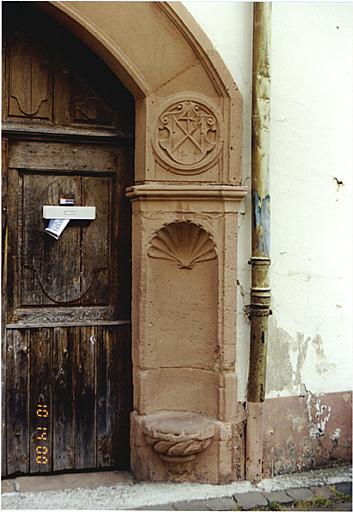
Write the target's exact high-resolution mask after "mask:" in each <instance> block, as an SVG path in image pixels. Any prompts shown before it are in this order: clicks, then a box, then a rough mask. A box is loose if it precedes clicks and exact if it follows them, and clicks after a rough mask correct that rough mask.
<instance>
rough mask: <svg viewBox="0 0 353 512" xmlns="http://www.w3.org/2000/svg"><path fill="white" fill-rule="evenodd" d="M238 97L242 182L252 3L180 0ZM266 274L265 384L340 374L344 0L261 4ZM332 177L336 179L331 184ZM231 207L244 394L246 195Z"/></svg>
mask: <svg viewBox="0 0 353 512" xmlns="http://www.w3.org/2000/svg"><path fill="white" fill-rule="evenodd" d="M183 3H184V5H185V6H186V7H187V9H189V11H190V12H191V14H192V15H193V16H194V18H195V19H196V21H197V22H198V23H199V24H200V26H201V27H202V28H203V29H204V31H205V32H206V34H207V35H208V37H209V38H210V39H211V41H212V42H213V44H214V46H215V47H216V49H217V50H218V51H219V53H220V54H221V56H222V58H223V60H224V61H225V63H226V64H227V65H228V68H229V70H230V71H231V73H232V75H233V77H234V79H235V81H236V82H237V85H238V87H239V90H240V92H241V93H242V96H243V101H244V114H243V115H244V124H243V125H244V137H243V143H244V147H243V152H244V153H243V155H244V158H243V176H244V183H245V184H247V185H250V148H251V146H250V119H251V54H252V4H250V3H243V2H219V1H217V2H213V1H211V2H198V1H189V2H183ZM271 67H272V91H271V130H270V134H271V153H270V159H271V164H270V166H271V194H272V197H271V259H272V270H271V286H272V293H273V313H274V314H273V316H272V317H271V322H270V323H271V325H270V340H269V357H268V375H267V396H268V397H274V396H285V395H291V394H294V395H295V394H299V393H305V392H306V391H310V392H312V393H322V392H334V391H344V390H348V389H351V387H352V386H351V385H352V369H351V368H352V263H353V254H352V232H353V226H352V208H351V206H352V170H353V156H352V141H353V104H352V95H353V69H352V68H353V4H344V3H307V2H303V3H287V2H277V3H276V2H275V3H273V4H272V54H271ZM335 178H337V179H338V180H339V181H342V182H343V184H342V185H338V184H337V181H336V180H335ZM245 211H246V213H245V214H243V215H240V219H239V242H238V258H239V286H238V311H239V312H238V325H237V354H238V359H237V372H238V379H239V383H238V384H239V386H238V389H239V390H238V397H239V400H245V398H246V381H247V372H248V357H249V324H248V322H247V320H246V317H245V315H244V314H243V312H242V308H243V305H244V304H248V303H249V287H250V269H249V266H248V263H247V261H248V259H249V257H250V197H248V199H247V202H246V204H245Z"/></svg>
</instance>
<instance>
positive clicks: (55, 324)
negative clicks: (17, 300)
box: [6, 319, 131, 329]
mask: <svg viewBox="0 0 353 512" xmlns="http://www.w3.org/2000/svg"><path fill="white" fill-rule="evenodd" d="M130 323H131V322H130V320H94V319H92V320H91V321H87V322H47V323H42V324H40V323H37V324H34V323H33V324H20V323H18V324H7V325H6V328H7V329H39V328H40V327H44V328H46V327H47V328H50V327H89V326H90V325H96V326H98V325H105V326H109V325H127V324H130Z"/></svg>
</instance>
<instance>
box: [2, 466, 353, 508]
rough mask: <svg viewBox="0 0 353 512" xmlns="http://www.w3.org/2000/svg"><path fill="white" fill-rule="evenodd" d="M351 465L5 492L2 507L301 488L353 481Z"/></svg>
mask: <svg viewBox="0 0 353 512" xmlns="http://www.w3.org/2000/svg"><path fill="white" fill-rule="evenodd" d="M351 477H352V471H351V467H350V466H341V467H337V468H330V469H323V470H313V471H308V472H305V473H295V474H291V475H281V476H278V477H275V478H272V479H265V480H263V481H262V482H260V483H259V484H258V485H252V484H250V482H235V483H232V484H227V485H209V484H188V483H183V484H170V483H156V482H142V483H135V482H131V483H121V484H118V485H114V486H109V487H97V488H95V489H83V488H78V489H62V490H58V491H44V492H43V491H42V492H12V493H5V494H3V495H2V509H4V510H8V509H17V510H19V509H22V510H33V509H36V510H41V509H50V510H55V509H56V510H67V509H74V510H103V509H105V510H123V509H137V508H140V509H141V508H143V507H144V506H146V507H151V506H153V505H163V504H168V503H169V504H170V503H175V502H178V501H186V500H187V501H190V500H205V499H209V498H221V497H227V496H228V497H230V496H233V495H234V494H239V493H248V492H251V491H260V492H271V491H277V490H278V491H279V490H287V489H291V488H299V487H312V486H318V485H327V484H329V485H330V484H337V483H340V482H347V481H350V480H351Z"/></svg>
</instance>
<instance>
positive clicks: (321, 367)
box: [313, 335, 335, 375]
mask: <svg viewBox="0 0 353 512" xmlns="http://www.w3.org/2000/svg"><path fill="white" fill-rule="evenodd" d="M313 346H314V348H315V353H316V357H317V362H316V365H315V369H316V371H317V372H318V373H319V374H320V375H322V374H324V373H328V372H329V371H330V370H331V369H332V368H335V365H334V364H332V363H330V362H329V361H328V360H327V357H326V356H325V353H324V348H323V342H322V338H321V336H319V335H316V336H315V337H314V339H313Z"/></svg>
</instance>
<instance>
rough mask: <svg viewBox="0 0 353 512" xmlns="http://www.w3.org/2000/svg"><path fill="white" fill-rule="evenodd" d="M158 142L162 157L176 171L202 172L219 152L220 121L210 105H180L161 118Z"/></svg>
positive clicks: (168, 109) (191, 102)
mask: <svg viewBox="0 0 353 512" xmlns="http://www.w3.org/2000/svg"><path fill="white" fill-rule="evenodd" d="M156 140H157V145H156V149H157V152H158V154H159V156H160V157H161V158H162V159H163V160H164V161H165V162H167V163H168V164H170V165H171V166H172V167H174V168H175V169H183V170H186V171H187V170H191V171H193V170H196V169H200V168H201V167H203V166H205V165H207V163H209V162H210V161H211V160H212V159H213V158H214V157H215V156H217V154H218V152H219V149H220V142H219V140H220V125H219V121H218V119H217V117H216V115H215V113H214V112H212V110H211V109H210V108H209V107H207V106H206V105H203V104H201V103H199V102H196V101H192V100H185V101H179V102H177V103H174V104H172V105H171V106H170V107H168V108H167V109H166V110H164V112H163V113H162V114H161V115H160V116H159V118H158V123H157V134H156Z"/></svg>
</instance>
